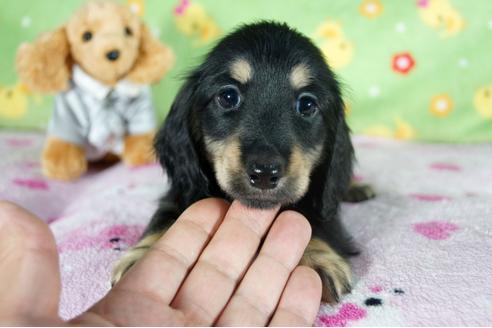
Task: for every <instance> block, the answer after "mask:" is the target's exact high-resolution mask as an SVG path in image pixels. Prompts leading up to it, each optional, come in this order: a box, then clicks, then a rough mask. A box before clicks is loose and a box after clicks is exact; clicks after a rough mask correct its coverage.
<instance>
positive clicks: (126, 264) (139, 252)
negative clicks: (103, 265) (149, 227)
mask: <svg viewBox="0 0 492 328" xmlns="http://www.w3.org/2000/svg"><path fill="white" fill-rule="evenodd" d="M161 235H162V233H158V234H152V235H149V236H147V237H145V238H143V239H142V240H141V241H140V242H138V244H137V245H135V246H134V247H132V248H130V249H129V250H128V251H127V252H126V253H125V254H124V255H123V256H122V257H121V258H120V259H119V260H118V262H117V263H116V265H115V266H114V268H113V272H112V274H111V286H114V285H116V283H117V282H118V281H120V280H121V278H123V276H124V275H125V273H127V272H128V270H130V268H131V267H132V266H133V265H134V264H135V263H136V262H137V261H138V260H140V259H141V258H142V257H143V256H144V255H145V254H146V253H147V251H148V250H149V249H150V248H151V247H152V245H154V243H155V242H156V241H157V240H158V239H159V238H160V237H161Z"/></svg>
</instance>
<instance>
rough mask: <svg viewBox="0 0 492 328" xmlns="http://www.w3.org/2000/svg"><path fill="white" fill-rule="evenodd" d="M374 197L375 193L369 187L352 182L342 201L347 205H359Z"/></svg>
mask: <svg viewBox="0 0 492 328" xmlns="http://www.w3.org/2000/svg"><path fill="white" fill-rule="evenodd" d="M374 197H376V192H375V191H374V189H373V188H372V187H371V186H370V185H368V184H359V183H356V182H352V183H351V184H350V187H349V189H348V190H347V192H346V193H345V195H343V198H342V200H343V201H344V202H348V203H359V202H363V201H365V200H369V199H372V198H374Z"/></svg>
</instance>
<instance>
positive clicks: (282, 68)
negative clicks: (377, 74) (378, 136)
mask: <svg viewBox="0 0 492 328" xmlns="http://www.w3.org/2000/svg"><path fill="white" fill-rule="evenodd" d="M237 60H242V64H243V65H244V62H246V64H247V65H246V68H245V67H242V68H243V73H244V74H245V76H246V80H247V81H242V82H241V81H237V80H236V79H234V77H233V75H234V74H232V75H231V65H232V64H233V63H234V62H236V61H237ZM299 65H300V67H301V68H303V69H304V71H303V72H301V73H304V75H303V74H301V80H302V78H304V81H302V82H304V83H300V85H299V86H298V88H295V87H294V86H293V82H292V79H293V77H292V75H293V74H294V73H293V70H294V68H295V67H299ZM248 68H249V70H248ZM301 71H302V69H301ZM248 73H249V75H248ZM224 86H226V87H231V86H232V87H233V88H235V90H236V91H237V93H238V95H239V97H240V104H239V105H238V106H237V107H235V108H232V109H230V108H222V107H221V102H220V101H221V100H220V99H219V100H218V97H221V90H224V89H223V88H224ZM303 94H304V95H305V94H308V95H309V97H311V98H309V99H311V100H312V101H313V102H314V105H313V106H314V109H315V111H314V114H313V113H312V112H309V115H303V114H302V113H301V112H300V109H299V108H300V107H299V106H300V105H299V101H300V100H299V99H300V97H302V95H303ZM233 97H234V96H233ZM308 101H309V100H308ZM311 105H312V104H311ZM306 106H307V107H306V108H308V109H310V108H311V107H309V106H310V105H306ZM311 109H312V108H311ZM211 145H215V146H211ZM155 150H156V153H157V155H158V158H159V161H160V163H161V164H162V166H163V167H164V168H165V169H166V171H167V174H168V176H169V177H170V179H171V181H172V187H171V190H170V192H169V193H168V194H167V195H166V196H164V198H163V199H162V200H161V203H160V207H159V209H158V210H157V212H156V213H155V215H154V216H153V218H152V220H151V222H150V224H149V226H148V227H147V229H146V231H145V233H144V237H145V236H148V235H152V234H154V233H159V232H162V231H163V230H165V229H166V228H167V227H168V226H169V225H171V224H172V223H173V222H174V220H175V219H176V218H177V217H178V216H179V215H180V214H181V213H182V212H183V211H184V210H185V209H186V208H187V207H188V206H190V205H191V204H192V203H194V202H196V201H198V200H200V199H203V198H207V197H221V198H226V199H230V200H231V199H239V200H240V201H241V202H243V203H244V204H246V205H248V206H252V207H260V208H268V207H272V206H275V205H278V204H281V205H282V207H283V208H284V209H293V210H296V211H298V212H301V213H302V214H304V215H305V216H306V217H307V218H308V220H309V222H310V223H311V226H312V230H313V238H318V239H320V240H322V241H323V242H325V243H326V244H327V245H328V246H329V247H331V249H333V250H334V251H335V252H336V253H337V254H338V255H340V256H341V257H346V256H349V255H354V254H356V253H357V250H356V248H355V247H354V246H353V245H352V243H351V240H350V237H349V236H348V234H347V233H346V232H345V229H344V228H343V226H342V224H341V222H340V220H339V213H338V212H339V203H340V201H341V199H342V197H343V195H345V194H346V193H347V190H348V188H349V184H350V181H351V176H352V162H353V156H354V151H353V147H352V143H351V141H350V137H349V129H348V127H347V124H346V122H345V117H344V105H343V101H342V97H341V92H340V87H339V84H338V83H337V80H336V78H335V76H334V74H333V72H332V71H331V70H330V69H329V67H328V66H327V64H326V62H325V59H324V58H323V56H322V54H321V52H320V51H319V49H318V48H317V47H316V46H315V45H314V44H313V43H312V42H311V41H310V40H309V39H308V38H306V37H305V36H303V35H301V34H300V33H298V32H296V31H295V30H292V29H291V28H289V27H288V26H287V25H285V24H279V23H273V22H261V23H256V24H252V25H246V26H243V27H241V28H239V29H238V30H236V31H235V32H233V33H231V34H230V35H229V36H227V37H225V38H224V39H223V40H222V41H220V42H219V43H218V45H217V46H216V47H215V48H214V49H213V50H212V51H211V52H210V53H209V55H208V56H207V57H206V59H205V61H204V62H203V64H201V65H200V66H199V67H198V68H197V69H195V70H194V71H193V72H192V73H191V74H190V75H189V76H188V78H187V80H186V83H185V84H184V85H183V87H182V88H181V90H180V91H179V94H178V95H177V97H176V99H175V102H174V103H173V105H172V108H171V111H170V112H169V115H168V117H167V119H166V121H165V123H164V125H163V127H162V128H161V129H160V131H159V133H158V134H157V136H156V139H155ZM219 151H223V153H221V154H220V156H219V154H215V153H214V152H219ZM227 156H231V157H234V156H236V157H237V158H236V159H235V160H234V161H232V162H231V163H234V165H232V164H230V163H229V164H227V165H226V164H223V163H222V166H220V163H218V161H219V160H222V161H223V160H224V157H227ZM219 158H220V159H219ZM251 162H254V163H253V165H255V163H259V162H261V163H263V164H265V165H266V166H265V167H273V166H272V165H273V164H272V163H274V164H275V165H277V166H275V167H276V168H277V167H278V168H279V170H278V171H279V172H280V173H279V177H280V182H278V185H277V184H276V183H277V177H275V181H274V182H272V186H274V187H272V188H266V189H261V188H255V187H254V185H253V182H254V181H252V179H254V178H256V177H255V176H254V174H253V175H252V174H251V171H250V170H248V167H249V166H248V165H251ZM263 164H262V165H263ZM231 165H232V166H231ZM268 165H270V166H268ZM262 167H263V166H262ZM220 168H226V169H229V171H230V172H229V171H227V170H226V171H227V172H226V177H227V179H225V180H224V181H225V182H224V181H222V182H220V181H219V179H218V173H217V172H218V170H220ZM254 172H256V171H254ZM274 172H277V170H276V171H274ZM302 175H304V176H302ZM302 179H308V181H309V184H308V185H307V188H305V189H303V188H302V186H301V185H302V183H301V181H303V180H302ZM272 181H273V180H272ZM315 266H316V265H315ZM315 269H317V270H318V271H323V270H322V269H320V268H318V267H315ZM320 273H321V276H322V278H323V276H325V279H324V280H325V281H324V284H325V285H329V286H328V287H327V288H331V289H334V282H333V279H334V277H331V276H330V275H329V274H327V273H326V272H320ZM327 275H328V277H326V276H327ZM349 280H350V279H347V281H343V282H342V284H346V285H348V284H349V282H348V281H349ZM325 287H326V286H325ZM345 287H346V288H345V291H346V290H348V289H349V288H348V286H345ZM335 294H336V293H335ZM338 296H339V295H338V294H336V295H335V299H338Z"/></svg>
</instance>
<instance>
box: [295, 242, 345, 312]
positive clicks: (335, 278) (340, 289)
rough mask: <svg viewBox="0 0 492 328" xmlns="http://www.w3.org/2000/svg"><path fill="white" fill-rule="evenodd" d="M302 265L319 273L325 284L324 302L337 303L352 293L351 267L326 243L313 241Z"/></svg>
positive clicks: (307, 249)
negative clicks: (345, 295)
mask: <svg viewBox="0 0 492 328" xmlns="http://www.w3.org/2000/svg"><path fill="white" fill-rule="evenodd" d="M300 264H301V265H306V266H308V267H311V268H312V269H314V270H315V271H316V272H318V274H319V276H320V278H321V282H322V284H323V294H322V297H321V300H322V301H323V302H327V303H337V302H338V301H339V300H340V297H341V296H342V295H343V294H345V293H349V292H350V291H351V280H352V274H351V270H350V265H349V264H348V262H347V261H346V260H345V259H344V258H343V257H341V256H340V255H338V253H337V252H336V251H335V250H334V249H332V248H331V247H330V246H329V245H328V244H327V243H325V242H324V241H322V240H320V239H317V238H313V239H311V241H310V242H309V245H308V247H307V248H306V251H305V252H304V255H303V256H302V259H301V263H300Z"/></svg>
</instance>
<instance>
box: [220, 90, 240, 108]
mask: <svg viewBox="0 0 492 328" xmlns="http://www.w3.org/2000/svg"><path fill="white" fill-rule="evenodd" d="M215 101H216V102H217V104H218V105H219V106H220V107H222V108H223V109H236V108H238V107H239V105H240V103H241V95H240V94H239V90H238V89H237V88H236V87H235V86H233V85H227V86H225V87H223V88H222V89H220V91H219V92H218V93H217V95H216V96H215Z"/></svg>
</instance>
